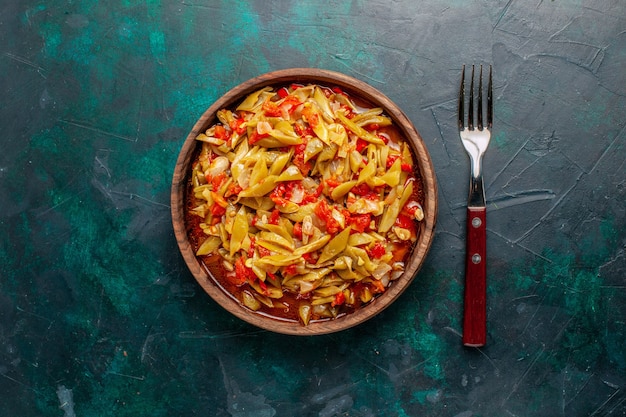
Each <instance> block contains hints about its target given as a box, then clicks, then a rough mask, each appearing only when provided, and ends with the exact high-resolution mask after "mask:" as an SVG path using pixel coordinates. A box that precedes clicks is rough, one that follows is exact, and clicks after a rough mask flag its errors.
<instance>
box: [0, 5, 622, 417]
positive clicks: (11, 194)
mask: <svg viewBox="0 0 626 417" xmlns="http://www.w3.org/2000/svg"><path fill="white" fill-rule="evenodd" d="M463 63H493V66H494V75H495V78H494V83H495V94H494V95H495V123H494V125H495V128H494V137H493V139H492V143H491V145H490V148H489V150H488V153H487V155H486V157H485V161H484V165H485V180H486V184H485V185H486V195H487V200H488V205H489V206H488V214H487V219H488V251H489V257H488V268H487V270H488V280H489V285H488V295H489V299H488V319H489V335H488V342H487V346H486V347H485V348H482V349H480V350H478V349H470V350H468V349H464V348H463V347H462V346H461V339H460V334H461V332H462V328H461V325H460V323H461V311H462V310H461V309H462V290H463V252H464V236H465V230H464V224H465V210H464V204H465V200H466V196H467V186H468V180H467V175H468V171H469V161H468V159H467V156H466V155H465V153H464V151H463V149H462V146H461V143H460V141H459V139H458V133H457V131H456V128H455V117H456V115H455V105H456V103H455V95H456V89H457V85H458V80H459V76H460V67H461V65H462V64H463ZM302 66H313V67H321V68H326V69H331V70H336V71H341V72H344V73H346V74H348V75H351V76H354V77H356V78H359V79H361V80H363V81H366V82H368V83H369V84H371V85H372V86H374V87H376V88H378V89H380V90H381V91H383V92H384V93H385V94H387V95H388V96H389V97H390V98H391V99H392V100H394V101H395V102H396V103H397V104H398V105H399V106H400V107H401V108H403V109H404V110H405V112H406V113H407V115H408V116H409V117H410V118H411V120H412V121H413V122H414V124H415V125H416V126H417V128H418V130H419V131H420V133H421V134H422V136H423V138H424V140H425V142H426V145H427V147H428V149H429V152H430V153H431V156H432V159H433V162H434V165H435V169H436V172H437V177H438V181H439V186H440V194H439V197H440V200H439V201H440V212H439V217H438V225H437V233H436V239H435V242H434V245H433V248H432V251H431V252H430V254H429V257H428V260H427V262H426V265H425V267H424V268H423V270H422V271H421V272H420V274H419V276H418V278H417V279H416V281H415V283H414V284H413V285H412V286H411V287H410V288H409V290H407V292H406V293H405V294H403V296H402V297H401V298H400V299H399V300H398V301H397V303H395V304H394V305H393V306H392V307H391V308H389V309H388V310H386V311H385V312H384V313H383V314H382V315H381V316H380V317H378V318H376V319H374V320H372V321H370V322H368V323H366V324H364V325H362V326H359V327H357V328H355V329H351V330H348V331H345V332H343V333H339V334H334V335H329V336H324V337H319V338H313V339H311V338H292V337H286V336H280V335H275V334H269V333H267V332H263V331H259V330H257V329H255V328H252V327H250V326H248V325H247V324H244V323H242V322H241V321H239V320H238V319H236V318H233V317H231V316H229V315H228V314H226V313H225V312H224V311H223V310H221V308H220V307H218V306H217V305H216V304H215V303H214V302H213V301H212V300H210V299H209V298H208V296H206V295H205V294H204V293H203V292H202V291H201V289H200V287H199V286H198V285H197V284H196V283H195V281H194V280H193V278H192V276H191V275H190V274H189V272H188V271H187V269H186V267H185V265H184V263H183V261H182V259H181V257H180V255H179V253H178V250H177V247H176V243H175V240H174V237H173V232H172V229H171V225H170V217H169V192H170V190H169V186H170V179H171V175H172V171H173V166H174V163H175V159H176V156H177V153H178V150H179V148H180V146H181V144H182V141H183V140H184V138H185V136H186V134H187V132H188V131H189V130H190V129H191V127H192V125H193V123H194V122H195V120H196V119H197V118H198V117H199V115H200V114H201V113H202V112H203V111H204V110H205V109H206V108H207V107H208V106H209V105H210V104H211V103H212V102H213V101H214V100H215V99H216V98H218V97H219V96H220V95H221V94H223V93H224V92H226V91H227V90H228V89H230V88H231V87H233V86H235V85H237V84H238V83H240V82H242V81H245V80H247V79H249V78H251V77H253V76H256V75H259V74H261V73H264V72H267V71H270V70H275V69H280V68H287V67H302ZM625 68H626V4H625V3H624V2H623V1H621V0H613V1H611V0H599V1H596V0H578V1H574V0H567V1H566V0H563V1H560V0H554V1H549V0H537V1H534V2H525V1H513V0H496V1H491V2H484V1H467V2H461V1H443V0H427V1H421V2H415V1H412V0H395V1H387V0H384V1H383V0H372V1H368V0H354V1H350V2H342V1H336V0H331V1H287V0H280V1H273V2H266V1H260V0H259V1H252V2H248V1H244V0H229V1H206V2H203V1H200V0H182V1H166V0H161V1H159V0H148V1H134V0H113V1H107V2H99V1H96V0H86V1H81V2H64V1H59V0H51V1H45V2H44V1H37V0H24V1H4V2H2V4H1V5H0V74H2V76H1V77H0V86H1V90H0V93H1V96H0V97H1V98H0V103H1V105H0V122H1V127H2V134H1V135H0V148H1V149H2V152H0V415H2V416H26V417H28V416H65V417H72V416H81V417H92V416H100V417H101V416H144V415H146V416H195V415H202V416H208V415H210V416H232V417H244V416H267V417H271V416H328V417H330V416H355V417H356V416H359V417H361V416H362V417H366V416H368V417H369V416H400V417H403V416H418V415H419V416H455V417H470V416H520V417H521V416H609V415H610V416H625V415H626V348H625V346H626V324H625V321H626V254H625V247H626V246H625V245H626V204H625V203H624V201H626V199H625V197H626V192H625V189H626V167H625V166H624V165H625V161H626V149H625V145H626V131H625V122H626V118H625V115H626V71H625V70H624V69H625Z"/></svg>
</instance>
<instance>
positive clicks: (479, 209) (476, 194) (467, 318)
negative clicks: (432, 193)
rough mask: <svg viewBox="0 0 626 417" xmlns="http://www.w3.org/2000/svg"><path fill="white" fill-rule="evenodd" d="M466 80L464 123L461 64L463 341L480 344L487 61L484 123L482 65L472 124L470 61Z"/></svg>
mask: <svg viewBox="0 0 626 417" xmlns="http://www.w3.org/2000/svg"><path fill="white" fill-rule="evenodd" d="M471 77H472V78H471V82H470V92H469V102H468V111H467V126H465V124H464V122H463V119H464V117H465V110H464V106H465V65H463V71H462V75H461V87H460V90H459V114H458V116H459V133H460V136H461V142H462V143H463V146H464V147H465V150H466V151H467V154H468V155H469V157H470V160H471V179H470V189H469V198H468V201H467V220H466V223H467V248H466V251H467V252H466V259H465V295H464V311H463V344H464V345H465V346H473V347H479V346H484V345H485V343H486V340H487V269H486V263H485V260H486V258H487V245H486V243H487V234H486V225H487V222H486V212H487V208H486V205H485V191H484V187H483V173H482V159H483V155H484V153H485V151H486V150H487V146H489V139H490V138H491V128H492V125H493V93H492V90H493V88H492V77H491V65H490V66H489V81H488V86H487V109H486V110H487V112H486V113H487V114H486V121H487V123H486V125H484V124H483V66H482V65H481V66H480V75H479V80H478V100H477V112H476V113H477V114H476V125H474V65H472V75H471Z"/></svg>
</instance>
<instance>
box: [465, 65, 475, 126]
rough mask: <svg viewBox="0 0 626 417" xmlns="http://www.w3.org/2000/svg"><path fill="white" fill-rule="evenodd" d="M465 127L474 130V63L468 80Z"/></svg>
mask: <svg viewBox="0 0 626 417" xmlns="http://www.w3.org/2000/svg"><path fill="white" fill-rule="evenodd" d="M467 128H468V129H469V130H474V65H472V80H471V81H470V96H469V103H468V106H467Z"/></svg>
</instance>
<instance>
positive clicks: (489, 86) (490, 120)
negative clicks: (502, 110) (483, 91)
mask: <svg viewBox="0 0 626 417" xmlns="http://www.w3.org/2000/svg"><path fill="white" fill-rule="evenodd" d="M492 126H493V83H492V79H491V65H489V81H488V84H487V129H491V127H492Z"/></svg>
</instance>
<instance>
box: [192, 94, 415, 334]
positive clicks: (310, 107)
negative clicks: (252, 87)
mask: <svg viewBox="0 0 626 417" xmlns="http://www.w3.org/2000/svg"><path fill="white" fill-rule="evenodd" d="M196 140H197V141H199V142H201V146H199V150H198V152H197V153H196V155H195V157H194V159H193V161H192V163H191V170H192V172H191V175H190V176H189V181H188V184H187V192H186V201H185V207H186V210H187V213H186V222H187V225H186V227H187V232H188V236H189V239H190V242H191V245H192V247H193V249H194V251H195V254H196V256H197V258H198V259H199V260H200V261H201V262H202V264H203V265H204V266H205V267H206V268H207V269H208V270H209V271H211V276H213V277H214V279H215V280H216V281H218V282H217V283H218V285H220V286H221V287H222V288H223V289H224V290H225V291H226V292H227V293H228V294H230V295H231V296H232V297H233V298H235V299H236V300H238V302H239V303H240V304H241V305H242V306H244V307H245V308H247V309H250V310H253V311H256V312H259V313H260V314H265V315H269V316H272V317H274V318H277V319H280V320H287V321H297V322H299V323H301V324H302V325H305V326H306V325H308V324H309V323H311V322H314V321H320V320H330V319H334V318H337V317H340V316H343V315H346V314H350V313H352V312H354V311H356V310H358V309H359V308H361V307H363V306H364V305H366V304H369V303H371V302H372V301H373V300H375V299H376V298H377V296H378V295H380V294H382V293H384V292H385V291H387V289H388V288H389V287H390V286H392V285H393V282H394V280H395V279H397V278H398V277H400V276H401V275H402V274H403V272H404V269H405V262H406V261H407V257H408V256H409V254H410V253H411V250H412V248H413V246H414V244H415V242H416V241H417V239H418V235H419V230H420V228H419V227H418V223H419V222H420V221H422V219H423V218H424V211H423V204H424V189H423V181H422V178H421V176H420V174H419V170H416V169H414V160H413V154H412V151H411V147H410V146H409V143H408V142H407V141H406V140H405V138H404V137H403V136H402V134H401V133H400V130H399V129H398V128H397V126H395V124H394V123H393V120H392V119H391V118H390V117H388V116H387V115H386V114H385V113H384V110H383V109H382V108H380V107H373V106H371V105H369V104H368V103H366V102H363V101H362V100H360V99H358V98H355V97H351V96H350V95H349V94H348V93H346V92H345V91H343V90H342V89H340V88H337V87H332V86H326V85H320V84H315V83H310V84H288V85H283V86H279V87H273V86H267V87H264V88H260V89H258V90H257V91H255V92H253V93H251V94H249V95H248V96H247V97H246V98H245V99H244V100H243V101H241V102H240V103H239V105H238V106H236V107H235V108H233V109H229V108H223V109H221V110H219V111H218V112H217V120H216V122H215V123H214V124H212V125H211V126H209V127H208V128H207V129H206V130H205V131H204V132H202V133H200V134H198V135H197V137H196Z"/></svg>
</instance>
